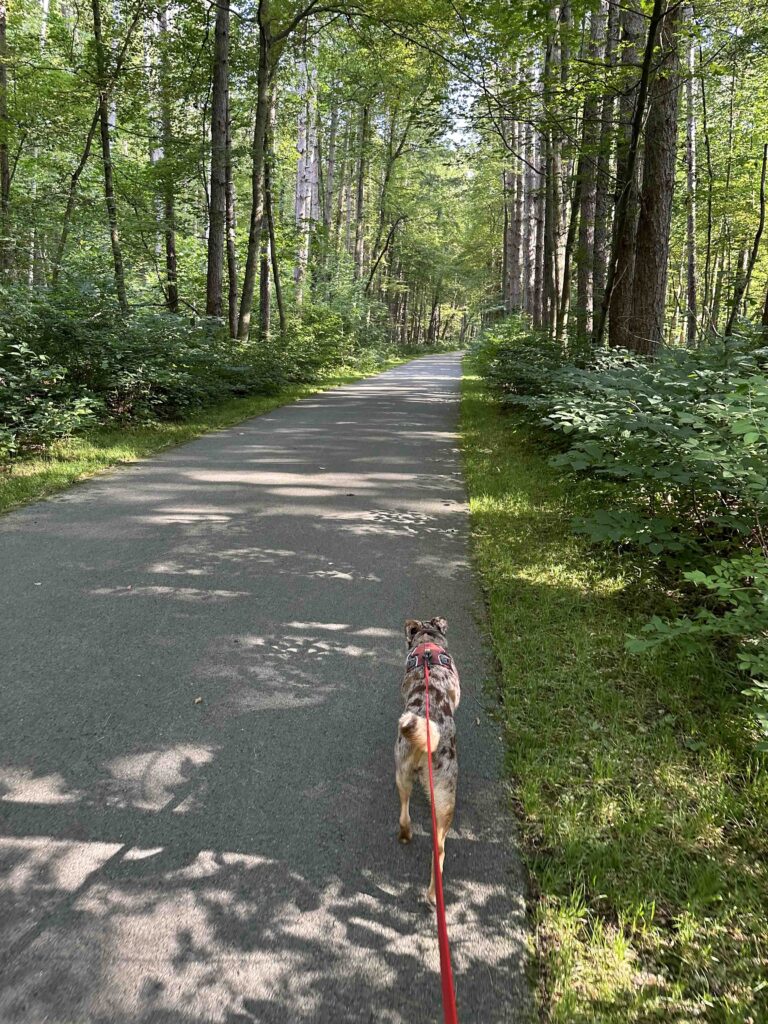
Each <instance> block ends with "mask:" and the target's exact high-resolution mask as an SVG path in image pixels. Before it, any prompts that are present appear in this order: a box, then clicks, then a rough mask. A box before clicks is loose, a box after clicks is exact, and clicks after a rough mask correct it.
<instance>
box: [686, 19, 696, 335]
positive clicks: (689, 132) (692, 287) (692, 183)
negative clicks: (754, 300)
mask: <svg viewBox="0 0 768 1024" xmlns="http://www.w3.org/2000/svg"><path fill="white" fill-rule="evenodd" d="M688 17H689V19H690V20H693V11H692V10H691V9H690V8H689V10H688ZM694 72H695V43H694V40H693V38H691V39H690V41H689V43H688V78H687V80H686V83H685V93H686V112H685V113H686V119H685V170H686V184H687V192H688V194H687V196H686V203H687V207H688V209H687V214H688V216H687V218H686V245H685V248H686V271H687V276H686V285H687V287H686V293H687V307H688V308H687V309H686V332H685V333H686V344H687V345H688V347H689V348H694V346H695V345H696V332H697V324H698V305H697V292H698V277H697V271H696V111H695V108H694V104H693V81H694Z"/></svg>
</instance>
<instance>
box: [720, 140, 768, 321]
mask: <svg viewBox="0 0 768 1024" xmlns="http://www.w3.org/2000/svg"><path fill="white" fill-rule="evenodd" d="M766 164H768V143H766V144H765V145H764V146H763V164H762V169H761V172H760V216H759V218H758V222H757V230H756V231H755V240H754V242H753V243H752V249H751V251H750V253H749V258H748V260H747V263H746V267H745V268H744V271H743V273H741V274H739V276H738V278H737V281H736V287H735V289H734V296H733V305H732V306H731V313H730V316H729V317H728V323H727V324H726V327H725V336H726V337H729V335H731V334H732V333H733V328H734V325H735V323H736V317H737V316H738V315H739V311H740V309H741V304H742V300H743V299H744V298H745V297H746V295H747V292H748V291H749V284H750V281H751V280H752V271H753V270H754V269H755V263H756V262H757V254H758V252H759V251H760V239H761V238H762V237H763V229H764V228H765V171H766Z"/></svg>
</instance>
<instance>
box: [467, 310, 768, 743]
mask: <svg viewBox="0 0 768 1024" xmlns="http://www.w3.org/2000/svg"><path fill="white" fill-rule="evenodd" d="M761 340H762V339H761V338H760V336H759V335H757V336H755V337H754V338H751V339H750V338H740V339H734V340H730V341H725V342H719V343H716V342H712V343H711V344H709V345H707V346H706V347H703V348H701V349H698V350H684V349H667V350H665V351H664V352H663V353H662V354H661V356H660V357H659V358H658V359H656V360H654V361H649V360H645V359H642V358H640V357H638V356H636V355H633V354H630V353H628V352H626V351H623V350H610V349H598V350H594V349H591V348H588V347H583V348H579V347H576V348H568V349H566V348H564V347H562V346H560V345H559V344H558V343H556V342H553V341H551V340H549V339H548V338H546V337H545V336H542V335H540V334H538V333H537V332H536V331H534V330H532V329H531V327H530V325H529V324H528V323H527V322H526V320H525V319H524V318H522V317H510V318H508V319H507V320H506V321H504V322H503V323H502V324H499V325H497V326H496V327H494V328H493V329H491V330H488V331H487V332H486V333H485V334H484V335H483V336H482V338H481V339H480V341H479V343H478V345H477V346H476V349H475V360H476V365H477V367H478V369H479V372H480V373H481V375H482V376H483V377H484V378H485V380H486V382H487V383H488V384H489V386H490V387H491V388H492V390H493V391H494V393H495V394H496V395H497V396H498V398H499V400H500V401H501V402H503V403H505V404H507V405H509V406H512V407H515V408H516V409H518V410H521V411H522V413H523V414H524V415H525V416H526V417H527V418H528V419H529V420H530V421H531V422H533V423H535V424H536V425H537V426H538V427H540V428H543V431H544V434H543V435H542V436H548V437H549V438H550V439H551V443H552V445H553V446H554V447H555V449H556V451H555V454H553V455H552V461H553V463H554V464H555V465H557V466H559V467H561V468H563V469H564V470H566V471H570V472H573V473H576V474H589V475H590V476H591V477H592V479H593V480H594V481H595V484H596V485H598V486H599V488H600V490H601V491H602V499H603V500H602V501H601V502H600V507H599V508H597V509H596V510H592V511H590V514H589V515H587V516H584V517H581V518H577V519H576V520H574V528H575V529H576V530H577V531H578V532H581V533H584V534H586V535H587V536H588V537H589V538H590V539H591V540H592V541H594V542H595V543H604V544H611V545H614V546H615V547H617V548H618V549H619V550H620V551H621V552H622V555H623V557H624V558H625V559H628V560H632V561H633V562H634V565H635V568H636V572H637V574H638V575H648V573H649V571H650V572H652V573H653V574H655V575H656V576H658V577H659V578H660V579H661V580H662V581H663V582H664V585H665V587H666V588H667V589H668V590H671V591H672V592H673V593H674V596H675V597H676V598H677V600H678V601H679V606H680V610H681V613H680V614H679V615H663V616H662V615H657V616H654V617H653V618H652V619H651V620H650V621H649V622H648V623H647V625H646V626H645V627H644V628H643V630H642V632H641V633H640V634H639V635H638V636H636V637H633V638H631V639H630V640H629V642H628V643H629V647H630V650H635V651H639V650H643V649H649V648H652V647H657V646H659V645H664V644H670V643H674V644H677V645H681V646H682V647H683V649H685V648H686V647H693V646H700V645H702V644H706V645H710V646H711V647H712V649H713V650H717V651H718V652H720V653H722V654H726V655H728V656H731V657H734V658H735V659H736V661H737V664H738V667H739V668H740V669H741V671H742V672H743V673H744V675H745V677H746V678H747V679H748V681H749V682H748V686H747V688H746V690H745V692H746V693H748V694H749V695H750V696H751V697H755V698H757V706H756V714H757V718H758V721H759V723H760V726H761V729H762V732H763V734H764V735H765V736H768V349H766V348H764V347H762V344H761ZM760 746H761V747H762V748H763V749H768V743H766V742H763V743H761V744H760Z"/></svg>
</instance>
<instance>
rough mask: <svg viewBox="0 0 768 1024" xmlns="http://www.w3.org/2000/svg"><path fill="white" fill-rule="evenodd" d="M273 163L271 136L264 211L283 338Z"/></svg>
mask: <svg viewBox="0 0 768 1024" xmlns="http://www.w3.org/2000/svg"><path fill="white" fill-rule="evenodd" d="M274 162H275V155H274V143H273V141H272V134H271V133H270V136H269V138H268V150H267V158H266V162H265V164H264V211H265V215H266V219H267V230H268V232H269V253H270V262H271V264H272V278H273V280H274V282H275V302H276V303H277V315H278V317H279V318H280V335H281V337H285V332H286V329H287V321H286V316H285V304H284V302H283V288H282V285H281V282H280V264H279V263H278V260H277V240H276V238H275V220H274V217H273V215H272V166H273V164H274Z"/></svg>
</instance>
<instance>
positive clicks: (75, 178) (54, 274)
mask: <svg viewBox="0 0 768 1024" xmlns="http://www.w3.org/2000/svg"><path fill="white" fill-rule="evenodd" d="M100 114H101V104H100V103H99V104H98V105H97V107H96V112H95V113H94V115H93V117H92V118H91V124H90V127H89V128H88V134H87V135H86V137H85V145H84V146H83V152H82V154H81V156H80V161H79V163H78V165H77V167H76V168H75V169H74V171H73V172H72V174H71V176H70V179H69V191H68V193H67V205H66V208H65V210H64V217H63V219H62V222H61V236H60V237H59V244H58V246H57V247H56V255H55V256H54V260H53V267H52V268H51V284H53V285H55V284H56V282H57V281H58V279H59V272H60V271H61V264H62V261H63V259H64V251H65V249H66V247H67V239H68V238H69V229H70V227H71V224H72V216H73V214H74V212H75V200H76V199H77V184H78V182H79V180H80V175H81V174H82V173H83V170H84V168H85V165H86V164H87V163H88V157H89V156H90V153H91V146H92V145H93V140H94V137H95V135H96V129H97V128H98V126H99V119H100Z"/></svg>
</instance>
